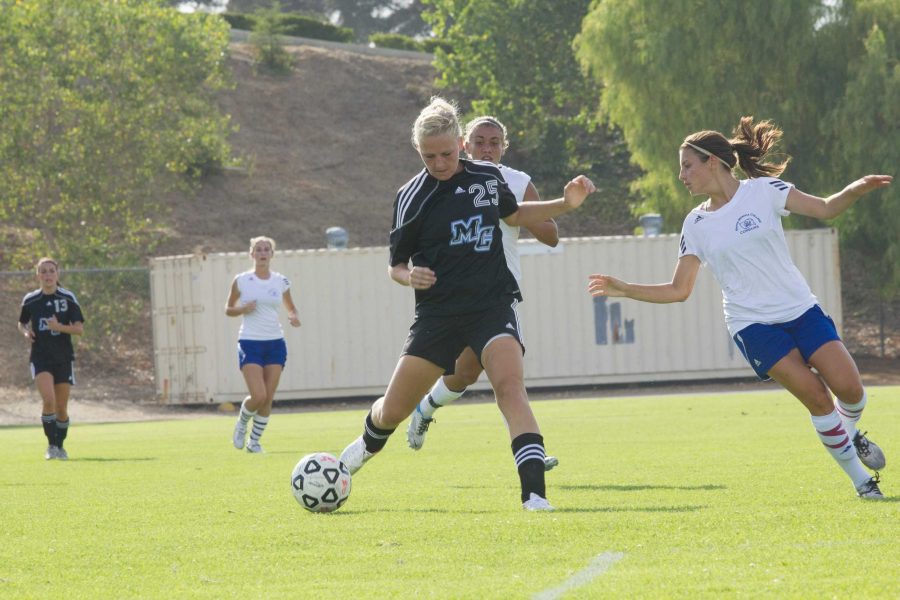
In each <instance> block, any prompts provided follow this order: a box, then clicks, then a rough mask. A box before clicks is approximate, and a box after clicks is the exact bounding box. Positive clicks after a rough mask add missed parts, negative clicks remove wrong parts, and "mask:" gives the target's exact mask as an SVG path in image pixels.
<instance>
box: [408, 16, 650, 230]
mask: <svg viewBox="0 0 900 600" xmlns="http://www.w3.org/2000/svg"><path fill="white" fill-rule="evenodd" d="M427 4H428V5H429V6H430V9H429V10H428V12H426V13H425V18H426V20H427V21H428V22H429V23H430V24H431V26H432V30H433V31H434V33H435V35H436V36H437V37H439V38H441V39H444V40H446V42H447V46H448V47H450V48H452V50H451V51H449V52H448V51H444V50H439V51H437V52H436V54H435V66H436V67H437V69H438V71H439V72H440V82H439V83H440V85H442V86H443V87H445V88H448V89H452V90H454V93H456V92H459V94H460V95H461V96H462V98H461V100H463V102H464V103H465V104H469V105H470V110H469V112H470V114H471V115H472V116H474V115H475V114H493V115H495V116H497V117H498V118H500V119H501V120H502V121H504V122H505V124H506V125H507V127H508V128H509V137H510V141H511V151H510V154H509V159H510V164H513V165H514V166H516V167H518V168H522V169H524V170H525V171H527V172H528V173H530V174H531V175H532V177H533V178H534V179H535V181H536V182H537V183H538V185H539V187H541V188H542V189H548V190H559V189H562V186H563V185H564V183H565V182H566V181H568V180H569V179H570V178H571V177H572V176H573V175H575V174H576V173H579V172H584V173H586V174H588V175H590V176H592V177H593V178H594V179H595V181H596V182H597V183H598V185H599V186H600V188H601V192H602V193H603V197H604V201H603V202H602V203H600V202H598V203H591V204H590V205H589V206H586V207H585V208H583V209H582V212H581V213H580V214H579V217H578V218H579V220H580V221H582V225H584V223H583V222H584V220H585V218H586V217H587V216H588V213H589V212H590V211H594V213H593V217H594V219H593V220H592V222H591V226H592V227H593V230H591V231H586V229H589V228H588V227H584V226H582V227H581V228H580V232H582V233H594V234H599V233H628V232H630V231H631V230H633V228H634V223H633V219H632V217H631V211H630V208H629V204H628V201H629V193H628V190H627V182H628V180H630V179H631V178H633V177H634V176H635V175H636V174H635V173H634V172H633V170H631V169H630V168H629V166H628V157H627V153H625V152H624V146H623V144H622V143H621V138H620V137H619V135H618V132H617V131H615V130H611V129H608V128H607V127H606V126H605V124H603V123H601V122H599V121H598V120H597V118H596V111H595V108H596V96H597V89H596V85H595V84H594V83H593V81H591V80H590V79H589V78H587V77H585V75H584V74H583V72H582V70H581V67H580V66H579V64H578V62H577V60H576V58H575V54H574V52H573V48H572V39H573V38H574V36H575V35H576V34H577V33H578V32H579V31H580V28H581V20H582V17H583V16H584V15H585V14H586V13H587V10H588V8H589V6H590V4H591V2H590V0H558V1H557V2H553V3H547V2H529V1H527V0H427ZM464 108H468V107H465V106H464ZM553 193H555V192H553Z"/></svg>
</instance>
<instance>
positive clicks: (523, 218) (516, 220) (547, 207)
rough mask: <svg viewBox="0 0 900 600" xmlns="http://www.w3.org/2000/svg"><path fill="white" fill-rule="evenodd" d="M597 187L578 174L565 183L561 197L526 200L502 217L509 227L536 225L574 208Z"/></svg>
mask: <svg viewBox="0 0 900 600" xmlns="http://www.w3.org/2000/svg"><path fill="white" fill-rule="evenodd" d="M596 189H597V187H596V186H595V185H594V182H593V181H591V180H590V179H588V178H587V177H585V176H584V175H579V176H578V177H576V178H575V179H573V180H572V181H570V182H569V183H567V184H566V188H565V190H564V191H563V197H562V198H559V199H557V200H548V201H547V202H526V203H523V204H521V205H520V206H519V210H517V211H516V212H514V213H512V214H511V215H509V216H508V217H506V218H505V219H503V220H504V221H505V222H506V224H507V225H509V226H510V227H529V226H531V225H537V224H538V223H540V222H541V221H546V220H547V219H552V218H553V217H558V216H559V215H561V214H564V213H567V212H569V211H570V210H575V209H576V208H578V207H579V206H581V204H582V203H583V202H584V199H585V198H587V197H588V195H589V194H591V193H593V192H594V191H595V190H596Z"/></svg>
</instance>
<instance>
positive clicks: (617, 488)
mask: <svg viewBox="0 0 900 600" xmlns="http://www.w3.org/2000/svg"><path fill="white" fill-rule="evenodd" d="M554 487H558V488H559V489H561V490H588V491H608V492H642V491H645V490H684V491H697V490H699V491H712V490H725V489H728V488H727V487H725V486H724V485H719V484H713V483H708V484H706V485H651V484H630V485H615V484H599V483H598V484H585V485H566V484H562V485H559V486H554Z"/></svg>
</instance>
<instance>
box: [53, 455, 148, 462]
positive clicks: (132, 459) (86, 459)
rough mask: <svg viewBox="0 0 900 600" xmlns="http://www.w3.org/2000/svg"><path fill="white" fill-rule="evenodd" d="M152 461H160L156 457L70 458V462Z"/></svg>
mask: <svg viewBox="0 0 900 600" xmlns="http://www.w3.org/2000/svg"><path fill="white" fill-rule="evenodd" d="M151 460H159V459H158V458H157V457H155V456H143V457H136V458H124V457H123V458H107V457H105V456H82V457H79V458H70V459H69V461H68V462H149V461H151Z"/></svg>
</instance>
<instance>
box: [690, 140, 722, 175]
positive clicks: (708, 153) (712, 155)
mask: <svg viewBox="0 0 900 600" xmlns="http://www.w3.org/2000/svg"><path fill="white" fill-rule="evenodd" d="M684 144H685V145H686V146H690V147H691V148H693V149H694V150H696V151H697V152H699V153H700V154H705V155H706V156H711V157H712V158H714V159H716V160H717V161H719V162H720V163H722V164H723V165H725V166H726V167H728V170H729V171H730V170H731V169H733V168H734V167H732V166H731V165H729V164H728V163H727V162H725V161H724V160H722V159H721V158H719V157H718V156H716V155H715V154H713V153H712V152H710V151H709V150H707V149H706V148H701V147H700V146H695V145H694V144H692V143H690V142H685V143H684Z"/></svg>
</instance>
